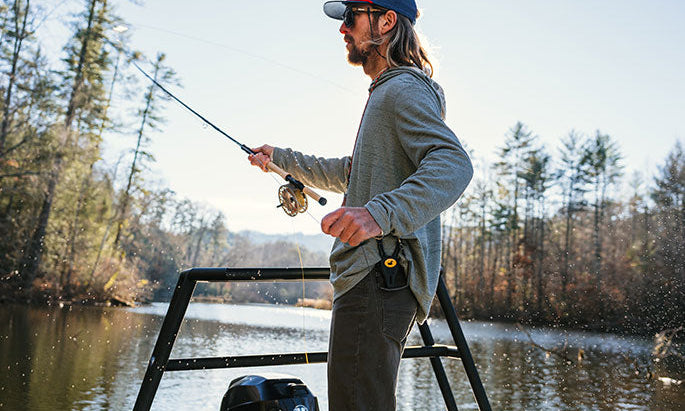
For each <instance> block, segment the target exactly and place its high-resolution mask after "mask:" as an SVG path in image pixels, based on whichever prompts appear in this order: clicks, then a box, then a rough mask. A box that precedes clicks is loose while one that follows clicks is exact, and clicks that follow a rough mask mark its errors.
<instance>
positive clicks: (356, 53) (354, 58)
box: [345, 35, 369, 66]
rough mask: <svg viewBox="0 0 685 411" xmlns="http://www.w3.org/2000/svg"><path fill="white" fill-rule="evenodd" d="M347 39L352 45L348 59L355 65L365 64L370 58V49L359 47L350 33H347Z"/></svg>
mask: <svg viewBox="0 0 685 411" xmlns="http://www.w3.org/2000/svg"><path fill="white" fill-rule="evenodd" d="M345 40H346V41H348V44H349V45H350V47H349V50H348V52H347V61H348V62H349V63H350V64H352V65H353V66H363V65H364V64H366V62H367V61H368V60H369V51H368V50H362V49H361V48H359V47H357V44H356V43H355V41H354V39H353V38H352V36H350V35H345Z"/></svg>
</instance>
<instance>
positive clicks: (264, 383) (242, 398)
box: [221, 374, 319, 411]
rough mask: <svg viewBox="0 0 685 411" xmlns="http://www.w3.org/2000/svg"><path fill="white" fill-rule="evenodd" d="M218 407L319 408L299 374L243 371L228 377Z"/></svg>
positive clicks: (238, 410) (256, 410)
mask: <svg viewBox="0 0 685 411" xmlns="http://www.w3.org/2000/svg"><path fill="white" fill-rule="evenodd" d="M221 411H319V403H318V401H317V399H316V397H315V396H314V395H313V394H312V393H311V391H309V388H307V386H306V385H305V384H304V383H303V382H302V380H300V379H299V378H296V377H293V376H290V375H285V374H264V375H245V376H242V377H238V378H236V379H234V380H233V381H231V383H230V384H229V386H228V390H227V391H226V394H225V395H224V398H223V400H222V401H221Z"/></svg>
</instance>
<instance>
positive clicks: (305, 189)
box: [266, 162, 328, 205]
mask: <svg viewBox="0 0 685 411" xmlns="http://www.w3.org/2000/svg"><path fill="white" fill-rule="evenodd" d="M266 168H268V169H269V170H271V171H273V172H274V173H276V174H278V175H279V176H281V178H283V179H284V180H288V178H287V177H288V176H289V175H290V174H288V173H286V172H285V170H283V169H282V168H280V167H279V166H277V165H276V164H274V163H273V162H269V163H268V164H267V165H266ZM291 178H292V177H291ZM295 181H297V180H295ZM302 192H304V193H305V194H307V195H308V196H309V197H311V198H313V199H314V201H316V202H317V203H319V204H321V205H326V203H327V202H328V200H326V198H324V197H321V196H320V195H319V194H317V193H316V191H314V190H312V189H311V188H309V187H306V186H304V187H303V188H302Z"/></svg>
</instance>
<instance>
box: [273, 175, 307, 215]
mask: <svg viewBox="0 0 685 411" xmlns="http://www.w3.org/2000/svg"><path fill="white" fill-rule="evenodd" d="M278 201H279V202H280V204H279V205H278V207H282V208H283V211H284V212H285V213H286V214H288V215H289V216H290V217H295V216H296V215H297V214H299V213H304V212H305V211H307V197H305V195H304V193H303V192H302V190H300V189H299V188H297V187H295V186H294V185H292V184H291V183H288V184H285V185H282V186H280V187H279V188H278Z"/></svg>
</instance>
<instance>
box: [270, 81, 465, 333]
mask: <svg viewBox="0 0 685 411" xmlns="http://www.w3.org/2000/svg"><path fill="white" fill-rule="evenodd" d="M369 92H370V95H369V101H368V103H367V106H366V109H365V111H364V114H363V116H362V120H361V125H360V128H359V134H358V135H357V142H356V144H355V147H354V154H353V156H352V157H343V158H330V159H324V158H318V157H314V156H310V155H304V154H302V153H300V152H296V151H293V150H291V149H279V148H276V149H275V150H274V153H273V161H274V162H275V163H276V164H277V165H279V166H280V167H282V168H283V169H284V170H286V171H288V172H289V173H292V175H293V176H294V177H295V178H297V179H300V180H301V181H302V182H304V183H305V184H307V185H311V186H313V187H317V188H320V189H323V190H329V191H333V192H339V193H345V198H346V200H345V205H346V206H348V207H366V209H367V210H368V211H369V213H371V215H372V216H373V218H374V219H375V220H376V222H377V223H378V225H379V226H380V227H381V229H382V230H383V233H384V234H385V235H386V237H385V238H384V240H383V241H384V248H385V250H386V251H387V252H390V251H391V250H393V248H394V244H395V240H394V238H396V237H399V238H401V239H402V242H403V244H404V246H403V252H402V255H400V258H399V260H400V264H402V265H403V266H404V267H405V269H406V272H407V273H408V279H409V287H410V288H411V290H412V292H413V294H414V296H415V297H416V300H417V301H418V304H419V310H418V313H417V320H418V321H419V322H420V323H422V322H423V321H424V320H425V319H426V317H427V315H428V311H429V309H430V305H431V302H432V300H433V296H434V294H435V290H436V288H437V283H438V276H439V270H440V252H441V239H440V213H441V212H442V211H444V210H446V209H447V208H449V207H450V206H451V205H452V204H454V202H455V201H457V199H458V198H459V196H460V195H461V194H462V193H463V192H464V190H465V189H466V186H467V185H468V184H469V182H470V181H471V177H472V175H473V168H472V167H471V161H470V160H469V157H468V155H467V154H466V152H465V151H464V149H463V148H462V146H461V144H460V143H459V140H458V139H457V137H456V136H455V135H454V133H453V132H452V130H450V129H449V127H447V125H446V124H445V122H444V116H445V98H444V94H443V92H442V89H441V88H440V86H439V85H438V84H437V83H436V82H434V81H433V80H432V79H431V78H429V77H428V76H427V75H425V74H424V73H423V72H422V71H421V70H418V69H416V68H410V67H399V68H393V69H389V70H387V71H385V72H384V73H383V74H381V75H380V76H379V77H378V78H377V79H376V80H375V81H374V83H372V86H371V89H370V90H369ZM348 176H349V177H348ZM380 259H381V257H380V255H379V253H378V249H377V247H376V242H375V240H374V239H371V240H368V241H366V242H364V243H362V244H360V245H359V246H357V247H352V246H350V245H348V244H346V243H343V242H341V241H340V240H339V239H336V241H335V243H334V244H333V250H332V251H331V256H330V264H331V283H332V284H333V290H334V296H333V298H334V299H335V298H338V297H339V296H341V295H343V294H344V293H345V292H347V291H349V290H350V289H352V287H354V286H355V285H356V284H357V283H358V282H359V281H361V280H362V279H363V278H364V276H365V275H366V274H368V273H369V271H370V270H371V268H372V267H373V266H374V265H375V264H376V263H377V262H378V261H380Z"/></svg>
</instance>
